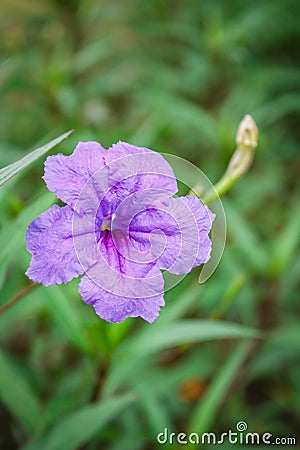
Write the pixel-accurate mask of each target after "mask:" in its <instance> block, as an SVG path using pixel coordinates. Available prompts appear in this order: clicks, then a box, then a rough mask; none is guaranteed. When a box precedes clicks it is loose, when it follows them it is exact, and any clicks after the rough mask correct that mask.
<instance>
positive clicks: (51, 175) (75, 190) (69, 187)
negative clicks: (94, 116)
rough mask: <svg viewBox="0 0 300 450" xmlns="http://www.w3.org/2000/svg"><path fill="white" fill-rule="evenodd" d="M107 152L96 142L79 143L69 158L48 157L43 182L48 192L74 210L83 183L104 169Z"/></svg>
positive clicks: (60, 156)
mask: <svg viewBox="0 0 300 450" xmlns="http://www.w3.org/2000/svg"><path fill="white" fill-rule="evenodd" d="M106 152H107V150H105V149H104V148H103V147H102V146H101V145H100V144H98V142H94V141H89V142H79V144H78V145H77V147H76V148H75V150H74V152H73V153H72V155H70V156H66V155H63V154H61V153H59V154H57V155H54V156H48V158H47V159H46V161H45V174H44V177H43V178H44V180H45V182H46V184H47V187H48V189H49V190H50V191H52V192H54V194H55V195H56V196H57V197H58V198H59V199H60V200H62V201H63V202H65V203H67V204H68V205H69V206H71V207H72V208H74V206H75V204H76V201H77V199H78V196H79V194H80V192H81V190H82V188H83V186H84V185H85V183H86V182H87V181H88V180H89V179H90V177H92V176H93V175H94V174H95V173H96V172H97V171H98V170H99V169H101V168H103V167H104V165H105V164H104V155H105V153H106Z"/></svg>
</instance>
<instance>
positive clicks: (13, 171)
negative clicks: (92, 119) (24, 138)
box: [0, 130, 73, 186]
mask: <svg viewBox="0 0 300 450" xmlns="http://www.w3.org/2000/svg"><path fill="white" fill-rule="evenodd" d="M71 133H73V130H70V131H67V132H66V133H64V134H61V135H60V136H58V137H57V138H55V139H53V140H52V141H50V142H48V144H45V145H43V146H42V147H39V148H37V149H36V150H33V151H32V152H31V153H29V154H28V155H26V156H24V157H23V158H21V159H19V161H16V162H14V163H12V164H10V165H9V166H6V167H3V168H2V169H0V186H2V185H3V184H4V183H6V182H7V181H9V180H10V179H11V178H12V177H13V176H15V175H17V174H18V173H19V172H21V171H22V170H23V169H25V167H27V166H29V165H30V164H31V163H33V162H34V161H36V160H37V159H39V158H40V157H41V156H43V155H44V154H45V153H47V152H49V150H51V149H52V148H53V147H55V146H56V145H58V144H60V143H61V142H62V141H64V140H65V139H66V138H67V137H69V136H70V134H71Z"/></svg>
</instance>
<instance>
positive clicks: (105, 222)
mask: <svg viewBox="0 0 300 450" xmlns="http://www.w3.org/2000/svg"><path fill="white" fill-rule="evenodd" d="M115 217H116V215H115V213H113V214H112V215H110V216H107V217H105V219H103V222H102V225H101V228H100V230H101V231H105V230H109V231H110V230H111V223H112V221H113V220H115Z"/></svg>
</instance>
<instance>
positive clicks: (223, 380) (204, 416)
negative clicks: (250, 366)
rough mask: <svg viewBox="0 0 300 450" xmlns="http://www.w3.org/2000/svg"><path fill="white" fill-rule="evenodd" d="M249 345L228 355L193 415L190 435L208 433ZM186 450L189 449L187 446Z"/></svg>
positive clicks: (242, 346) (246, 343)
mask: <svg viewBox="0 0 300 450" xmlns="http://www.w3.org/2000/svg"><path fill="white" fill-rule="evenodd" d="M250 345H251V344H250V343H249V342H243V343H242V344H240V345H239V346H238V347H237V349H236V350H235V351H234V352H233V353H232V354H231V355H230V357H229V358H228V360H227V361H226V363H225V365H224V367H223V368H222V369H221V371H220V372H219V374H218V375H217V376H216V377H215V378H214V380H213V382H212V384H211V386H210V388H209V389H208V391H207V394H206V396H205V397H204V398H203V399H202V400H201V402H200V403H199V405H198V407H197V408H196V410H195V412H194V413H193V416H192V418H191V422H190V425H189V432H190V433H193V432H195V433H198V434H199V435H200V434H202V433H204V432H207V431H209V427H210V426H211V424H212V423H213V421H214V418H215V415H216V413H217V411H218V408H219V407H220V405H221V402H222V401H223V400H224V397H225V395H226V393H227V392H228V389H229V387H230V386H231V383H232V382H233V380H234V379H235V377H236V374H237V373H238V371H239V369H240V367H241V365H242V363H243V361H244V360H245V358H246V356H247V354H248V351H249V348H250ZM187 448H191V447H190V446H189V445H188V446H187Z"/></svg>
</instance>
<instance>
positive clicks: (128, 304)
mask: <svg viewBox="0 0 300 450" xmlns="http://www.w3.org/2000/svg"><path fill="white" fill-rule="evenodd" d="M130 246H131V244H130V242H127V240H126V238H125V236H124V235H123V233H122V232H114V233H113V234H112V233H110V232H108V231H105V232H103V235H102V237H101V241H100V242H99V261H98V262H97V263H96V264H95V265H94V266H93V267H91V268H90V269H88V271H87V274H86V276H85V277H84V278H83V279H82V281H81V283H80V285H79V291H80V293H81V295H82V298H83V300H84V301H85V302H86V303H92V304H93V306H94V308H95V310H96V312H97V314H98V315H99V316H100V317H102V318H103V319H105V320H108V321H110V322H119V321H121V320H123V319H125V318H126V317H137V316H141V317H143V318H144V319H145V320H147V321H149V322H152V321H153V320H154V319H155V318H156V317H157V316H158V313H159V307H160V306H162V305H163V304H164V300H163V294H164V280H163V277H162V274H161V272H160V270H159V269H158V267H156V265H155V263H150V264H141V263H136V262H134V261H132V260H131V259H130Z"/></svg>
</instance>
